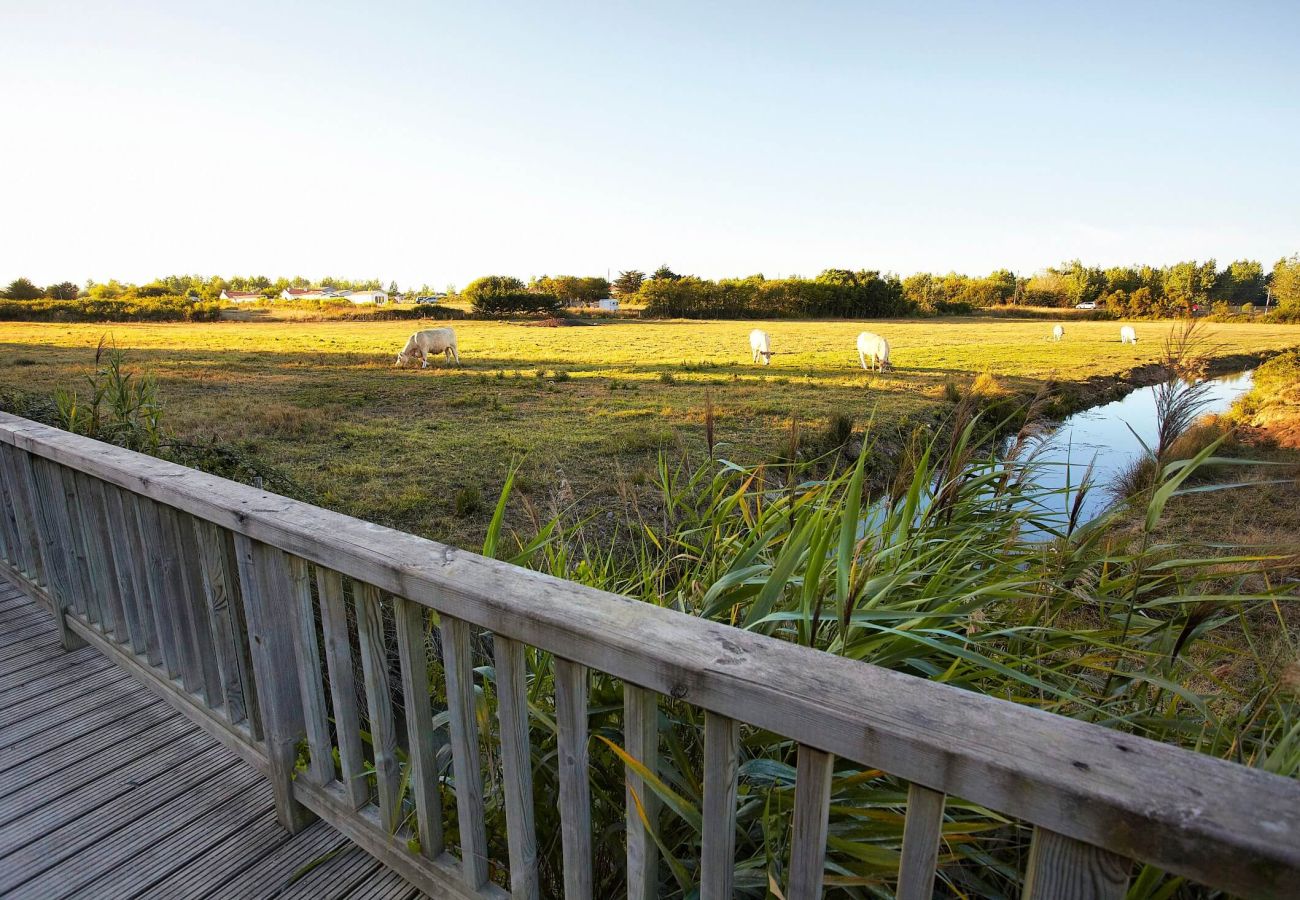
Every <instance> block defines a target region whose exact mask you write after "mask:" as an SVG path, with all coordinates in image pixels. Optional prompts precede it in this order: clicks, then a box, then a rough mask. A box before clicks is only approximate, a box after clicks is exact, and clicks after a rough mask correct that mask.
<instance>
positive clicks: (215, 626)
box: [191, 519, 256, 734]
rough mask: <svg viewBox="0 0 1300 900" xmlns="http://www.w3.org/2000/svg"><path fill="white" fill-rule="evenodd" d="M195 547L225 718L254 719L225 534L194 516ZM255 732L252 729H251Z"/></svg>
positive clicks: (247, 667) (251, 695) (247, 668)
mask: <svg viewBox="0 0 1300 900" xmlns="http://www.w3.org/2000/svg"><path fill="white" fill-rule="evenodd" d="M191 524H192V526H193V529H194V543H195V549H196V551H197V553H198V558H199V570H200V573H201V574H202V576H203V592H204V595H205V596H206V599H207V607H208V616H209V619H210V621H211V623H212V639H213V645H214V649H215V654H216V662H217V669H218V677H219V678H220V679H221V690H222V695H223V696H224V697H225V703H226V718H227V719H228V720H229V721H230V722H231V723H232V724H234V723H238V722H242V721H244V720H248V721H249V723H250V725H251V724H252V723H253V721H254V720H255V717H254V716H251V715H250V714H249V704H250V702H252V703H255V702H256V697H255V693H254V691H253V690H252V688H251V674H250V669H251V666H250V665H249V664H248V661H247V657H246V654H245V652H244V641H243V637H244V634H245V633H246V632H245V631H244V629H243V625H242V622H243V617H242V616H240V615H238V613H239V609H240V600H239V597H238V596H237V592H236V591H237V587H236V578H235V577H234V573H233V572H232V571H231V570H230V567H229V564H228V561H227V558H226V552H225V545H226V534H225V532H224V531H222V530H221V529H219V528H218V527H217V526H216V525H213V524H212V523H211V522H206V521H204V520H203V519H193V520H192V522H191ZM250 730H252V731H253V732H254V734H256V730H255V729H250Z"/></svg>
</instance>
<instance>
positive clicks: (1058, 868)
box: [1021, 828, 1132, 900]
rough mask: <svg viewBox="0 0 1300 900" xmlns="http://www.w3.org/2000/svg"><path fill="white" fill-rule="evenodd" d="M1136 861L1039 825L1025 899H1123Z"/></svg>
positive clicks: (1026, 873)
mask: <svg viewBox="0 0 1300 900" xmlns="http://www.w3.org/2000/svg"><path fill="white" fill-rule="evenodd" d="M1131 869H1132V863H1131V862H1130V861H1129V860H1127V859H1125V858H1124V857H1122V856H1117V855H1115V854H1114V853H1111V852H1110V851H1109V850H1103V849H1101V848H1100V847H1093V846H1092V845H1090V844H1085V843H1083V842H1082V841H1076V840H1075V839H1074V838H1069V837H1066V836H1065V835H1062V834H1057V833H1056V832H1054V831H1048V830H1047V829H1046V828H1035V829H1034V838H1033V841H1032V842H1031V843H1030V845H1029V864H1028V866H1027V867H1026V870H1025V883H1024V888H1023V892H1022V894H1021V896H1022V897H1023V898H1024V900H1123V898H1124V897H1125V896H1126V895H1127V894H1128V880H1129V872H1130V870H1131Z"/></svg>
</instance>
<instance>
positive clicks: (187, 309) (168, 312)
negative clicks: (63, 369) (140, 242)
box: [0, 296, 221, 322]
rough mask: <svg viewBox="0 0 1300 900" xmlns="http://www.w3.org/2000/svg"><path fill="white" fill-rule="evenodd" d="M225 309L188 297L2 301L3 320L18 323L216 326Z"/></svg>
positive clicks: (1, 312) (0, 302) (0, 313)
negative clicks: (120, 323) (145, 323)
mask: <svg viewBox="0 0 1300 900" xmlns="http://www.w3.org/2000/svg"><path fill="white" fill-rule="evenodd" d="M220 318H221V306H220V305H219V304H216V303H201V302H198V303H196V302H194V301H192V300H189V299H188V298H186V297H177V296H169V297H147V298H141V299H136V300H96V299H92V298H89V297H79V298H77V299H76V300H50V299H44V300H31V301H18V300H0V320H4V321H10V322H16V321H26V322H215V321H216V320H218V319H220Z"/></svg>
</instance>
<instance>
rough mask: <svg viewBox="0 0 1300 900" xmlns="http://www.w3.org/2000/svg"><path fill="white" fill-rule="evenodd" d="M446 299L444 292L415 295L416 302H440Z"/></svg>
mask: <svg viewBox="0 0 1300 900" xmlns="http://www.w3.org/2000/svg"><path fill="white" fill-rule="evenodd" d="M446 299H447V295H446V294H425V295H424V296H422V297H416V298H415V302H416V303H441V302H442V301H443V300H446Z"/></svg>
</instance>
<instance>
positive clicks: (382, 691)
mask: <svg viewBox="0 0 1300 900" xmlns="http://www.w3.org/2000/svg"><path fill="white" fill-rule="evenodd" d="M353 588H354V591H353V598H352V599H353V601H354V603H355V605H356V611H357V639H358V640H359V641H360V643H361V673H362V677H363V678H364V679H365V682H366V683H365V690H366V709H367V711H368V712H369V713H370V738H371V747H372V751H373V753H374V755H375V794H376V797H377V799H378V801H379V815H380V820H381V821H382V822H383V827H384V831H385V832H387V833H388V834H395V833H396V832H397V825H398V822H399V821H400V820H401V798H400V796H399V793H398V792H399V790H400V784H399V778H400V777H401V773H400V772H399V771H398V766H397V727H396V725H394V723H393V701H392V693H391V691H390V690H389V686H388V644H387V641H385V639H384V613H383V608H382V607H381V606H380V603H381V602H382V601H381V599H380V596H379V591H378V590H376V589H375V588H374V587H373V586H372V585H368V584H360V585H353Z"/></svg>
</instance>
